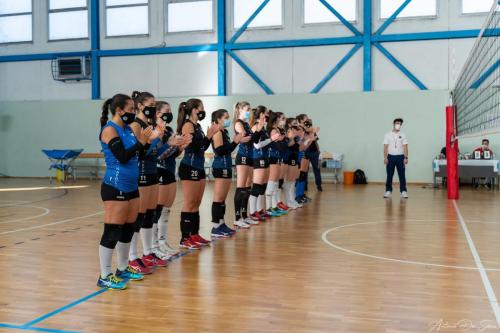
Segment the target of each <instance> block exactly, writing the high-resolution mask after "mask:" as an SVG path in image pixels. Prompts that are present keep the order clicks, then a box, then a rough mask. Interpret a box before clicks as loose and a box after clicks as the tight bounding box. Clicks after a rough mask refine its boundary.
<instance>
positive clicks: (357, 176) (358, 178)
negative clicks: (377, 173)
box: [354, 169, 368, 184]
mask: <svg viewBox="0 0 500 333" xmlns="http://www.w3.org/2000/svg"><path fill="white" fill-rule="evenodd" d="M354 184H368V182H367V181H366V176H365V172H364V171H363V170H360V169H358V170H356V171H354Z"/></svg>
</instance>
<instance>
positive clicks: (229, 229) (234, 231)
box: [220, 223, 236, 236]
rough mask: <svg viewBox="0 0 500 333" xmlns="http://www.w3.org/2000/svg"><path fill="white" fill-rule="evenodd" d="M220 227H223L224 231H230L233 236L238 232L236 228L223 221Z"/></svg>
mask: <svg viewBox="0 0 500 333" xmlns="http://www.w3.org/2000/svg"><path fill="white" fill-rule="evenodd" d="M220 227H221V228H222V231H224V232H226V233H228V234H229V235H231V236H232V235H234V234H235V233H236V230H234V229H231V228H229V227H228V226H227V224H225V223H222V224H221V226H220Z"/></svg>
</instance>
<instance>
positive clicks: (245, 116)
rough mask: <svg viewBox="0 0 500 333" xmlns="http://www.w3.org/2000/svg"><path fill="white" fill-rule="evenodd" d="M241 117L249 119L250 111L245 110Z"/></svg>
mask: <svg viewBox="0 0 500 333" xmlns="http://www.w3.org/2000/svg"><path fill="white" fill-rule="evenodd" d="M243 119H245V120H246V121H249V120H250V111H246V112H245V115H244V116H243Z"/></svg>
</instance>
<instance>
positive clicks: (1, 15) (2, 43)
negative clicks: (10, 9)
mask: <svg viewBox="0 0 500 333" xmlns="http://www.w3.org/2000/svg"><path fill="white" fill-rule="evenodd" d="M30 2H31V12H23V13H14V14H0V18H2V17H11V16H26V15H28V14H29V15H30V16H31V40H25V41H18V42H0V45H16V44H34V36H35V24H34V23H35V22H34V21H35V20H34V17H33V6H34V5H35V0H31V1H30Z"/></svg>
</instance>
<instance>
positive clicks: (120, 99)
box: [101, 94, 132, 127]
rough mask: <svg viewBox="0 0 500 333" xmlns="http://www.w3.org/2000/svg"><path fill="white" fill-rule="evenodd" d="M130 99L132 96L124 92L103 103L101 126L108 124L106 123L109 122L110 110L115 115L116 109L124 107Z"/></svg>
mask: <svg viewBox="0 0 500 333" xmlns="http://www.w3.org/2000/svg"><path fill="white" fill-rule="evenodd" d="M129 100H132V98H130V96H127V95H124V94H116V95H114V96H113V97H112V98H108V99H107V100H106V101H105V102H104V104H103V105H102V114H101V127H104V125H106V123H107V122H108V113H109V112H111V114H112V115H113V116H114V115H115V113H116V109H117V108H120V109H124V108H125V106H126V105H127V102H128V101H129Z"/></svg>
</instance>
